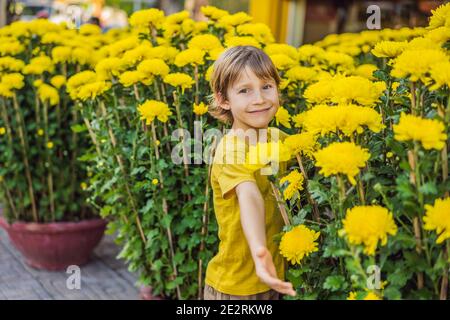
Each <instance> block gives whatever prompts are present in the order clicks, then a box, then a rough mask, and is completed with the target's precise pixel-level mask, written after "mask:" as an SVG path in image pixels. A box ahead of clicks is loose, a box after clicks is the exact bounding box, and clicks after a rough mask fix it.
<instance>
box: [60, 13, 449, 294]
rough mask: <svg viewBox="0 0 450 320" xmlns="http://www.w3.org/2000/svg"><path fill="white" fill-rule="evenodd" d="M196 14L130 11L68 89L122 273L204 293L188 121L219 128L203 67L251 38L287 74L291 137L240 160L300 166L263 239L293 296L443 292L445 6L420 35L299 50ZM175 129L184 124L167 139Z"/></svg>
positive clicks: (202, 200)
mask: <svg viewBox="0 0 450 320" xmlns="http://www.w3.org/2000/svg"><path fill="white" fill-rule="evenodd" d="M202 10H203V12H204V13H205V15H206V16H207V17H208V18H209V20H208V21H207V22H194V21H192V20H191V19H190V18H189V17H188V14H187V13H186V12H181V13H177V14H174V15H171V16H168V17H165V16H164V15H163V14H162V12H161V11H158V10H155V9H150V10H143V11H139V12H136V13H135V14H133V15H132V16H131V17H130V24H131V29H130V30H128V31H126V32H123V34H122V35H121V38H122V40H121V41H118V42H116V43H113V44H109V45H106V46H103V47H102V48H100V49H99V53H101V54H102V55H103V57H102V59H100V60H99V62H98V63H97V64H96V65H95V67H93V68H92V70H90V71H86V72H81V73H79V74H77V75H75V76H73V77H72V78H71V79H69V81H68V85H67V86H68V89H69V93H70V95H71V96H72V98H73V99H75V100H76V101H77V105H78V109H79V110H80V112H81V115H82V118H83V120H84V123H85V126H84V127H83V129H84V130H86V132H87V133H88V134H89V135H90V137H91V140H92V141H93V146H94V147H93V148H92V152H91V153H88V154H86V155H85V156H84V159H82V160H85V161H86V162H87V163H88V164H89V167H90V168H92V170H93V172H94V175H93V177H92V178H91V180H90V186H89V190H90V191H91V192H92V197H91V201H92V202H93V203H95V204H96V205H97V206H98V207H99V209H100V210H101V212H102V214H103V215H104V216H109V217H111V218H113V222H112V223H111V224H110V230H111V231H117V232H118V234H119V241H121V242H122V243H123V245H124V248H123V251H122V253H121V255H120V256H121V257H123V258H125V259H126V260H127V261H128V262H129V264H130V269H131V270H139V271H140V274H141V278H140V280H141V282H142V283H144V284H147V285H150V286H151V287H152V288H153V289H154V292H155V293H156V294H163V295H165V296H166V297H172V298H193V297H196V296H200V295H201V287H202V286H203V283H202V279H203V276H204V270H205V267H206V263H207V261H208V260H209V258H210V257H211V256H212V254H214V252H215V250H216V245H217V238H216V225H215V222H214V219H213V213H212V208H211V207H212V206H211V203H210V200H211V199H210V190H209V189H208V180H209V169H210V167H209V165H208V163H205V162H204V160H205V159H203V162H202V160H201V159H197V160H199V161H198V162H194V160H196V159H193V152H192V151H193V148H194V147H195V143H197V144H198V143H199V142H198V140H196V141H197V142H194V141H192V140H190V139H192V138H193V137H194V136H195V126H194V120H201V121H202V124H201V129H200V131H202V130H203V131H205V130H206V129H208V128H219V129H221V128H222V125H221V124H218V123H217V121H215V120H213V119H212V118H210V117H209V116H207V115H206V111H207V107H206V106H207V101H208V100H207V97H208V95H209V93H210V88H209V85H208V80H209V77H210V74H211V70H212V69H211V65H212V63H213V62H214V61H215V60H216V59H217V57H218V56H219V54H220V53H221V52H222V51H223V50H224V49H226V48H227V47H231V46H235V45H253V46H256V47H259V48H262V49H263V50H265V52H267V53H268V55H269V56H270V57H271V59H272V60H273V62H274V64H275V65H276V67H277V69H278V70H279V73H280V75H281V76H282V79H283V81H282V83H281V86H280V92H281V101H282V107H281V108H280V109H279V111H278V113H277V114H276V117H275V119H274V121H273V123H272V124H271V125H274V126H279V127H280V128H281V129H282V130H284V131H286V132H288V133H289V134H291V136H290V137H289V138H287V139H286V140H285V141H284V142H278V143H275V145H272V144H267V145H262V146H257V147H256V148H250V150H249V155H248V157H249V158H250V157H251V156H254V153H255V152H256V153H257V152H258V150H260V149H264V148H265V147H269V148H270V149H269V150H272V147H275V148H279V150H280V154H278V157H277V158H276V159H275V158H274V156H275V155H274V154H270V153H269V154H268V155H267V156H266V157H265V158H264V159H263V161H261V164H251V165H249V168H250V169H252V170H259V169H261V168H262V167H263V166H264V165H266V164H267V163H268V162H270V161H289V162H288V163H289V164H294V165H293V166H291V167H289V170H288V171H287V172H285V173H284V174H283V175H282V176H273V177H271V178H270V179H271V181H272V186H273V188H274V189H273V190H274V193H275V196H276V197H277V199H278V202H279V208H280V213H281V214H282V215H283V218H284V221H285V223H286V227H285V230H284V231H283V232H282V233H281V234H280V235H279V236H278V237H277V239H269V241H271V240H273V241H278V242H279V244H280V251H281V253H282V254H283V255H284V256H285V257H286V260H287V262H288V263H289V266H290V267H289V268H288V271H287V277H288V279H289V280H290V281H292V282H293V284H294V285H295V287H296V289H297V292H298V296H297V298H298V299H351V300H353V299H401V298H442V299H446V298H447V297H448V289H447V287H448V268H449V263H448V251H447V250H448V249H447V246H448V230H449V221H450V217H449V210H448V204H449V201H450V200H449V198H448V190H449V189H450V188H449V186H450V184H449V182H448V178H447V177H448V148H447V145H448V121H449V106H448V104H449V84H450V82H449V78H448V72H446V70H448V64H449V63H450V62H449V55H448V40H449V38H450V34H449V29H448V28H449V26H448V24H446V23H447V22H446V21H447V20H448V18H447V16H448V13H445V12H448V5H447V6H444V7H441V8H439V9H438V10H437V11H436V12H435V13H434V15H433V17H432V18H431V20H430V26H429V27H428V28H415V29H407V28H403V29H400V30H390V29H386V30H382V31H370V32H369V31H367V32H366V31H365V32H361V33H359V34H343V35H330V36H328V37H326V38H325V39H324V40H322V41H320V42H318V43H316V44H314V45H304V46H301V47H300V48H294V47H291V46H289V45H286V44H282V43H274V40H273V37H272V35H271V33H270V30H269V29H268V28H267V27H266V26H265V25H262V24H256V23H252V21H251V20H252V18H251V17H249V16H248V15H246V14H244V13H239V14H234V15H231V14H229V13H227V12H226V11H223V10H219V9H217V8H213V7H205V8H203V9H202ZM443 17H444V18H443ZM446 19H447V20H446ZM178 128H185V129H187V131H183V132H178V135H177V137H178V138H179V139H180V140H175V141H173V140H172V139H171V138H170V137H171V134H172V132H174V130H176V129H178ZM179 141H185V144H184V145H183V144H181V145H180V143H179ZM212 142H213V141H203V142H200V143H202V144H203V147H204V148H206V149H208V147H209V146H211V145H212ZM183 149H184V151H185V152H183ZM173 152H175V154H178V155H180V157H179V158H180V160H181V161H179V162H174V161H173V158H172V156H173ZM252 153H253V154H252ZM205 154H206V155H207V157H208V156H210V154H209V153H208V152H206V153H205ZM198 157H200V158H201V157H202V156H198V155H197V158H198ZM189 160H191V161H192V162H194V163H192V162H191V163H190V164H189V163H188V162H189Z"/></svg>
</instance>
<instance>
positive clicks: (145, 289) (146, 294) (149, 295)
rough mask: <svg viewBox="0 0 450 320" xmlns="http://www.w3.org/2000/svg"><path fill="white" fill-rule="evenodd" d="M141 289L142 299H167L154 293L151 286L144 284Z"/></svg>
mask: <svg viewBox="0 0 450 320" xmlns="http://www.w3.org/2000/svg"><path fill="white" fill-rule="evenodd" d="M139 291H140V292H139V295H140V297H141V300H165V299H164V298H163V297H161V296H155V295H153V290H152V288H151V287H149V286H142V287H141V289H140V290H139Z"/></svg>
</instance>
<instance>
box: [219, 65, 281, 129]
mask: <svg viewBox="0 0 450 320" xmlns="http://www.w3.org/2000/svg"><path fill="white" fill-rule="evenodd" d="M227 95H228V101H224V102H222V103H221V106H222V108H224V109H227V110H231V113H232V115H233V127H232V128H233V129H243V130H247V129H251V128H255V129H262V128H267V126H268V125H269V122H270V121H271V120H272V119H273V117H274V116H275V113H276V112H277V110H278V107H279V105H280V102H279V98H278V88H277V85H276V82H275V80H273V79H270V80H265V79H260V78H258V77H257V76H256V74H255V73H253V71H252V70H251V69H250V68H248V67H247V68H245V69H244V70H243V71H242V73H241V77H240V78H239V79H238V80H237V81H236V82H235V83H234V84H233V85H232V86H230V87H229V88H228V90H227Z"/></svg>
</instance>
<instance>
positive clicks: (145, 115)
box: [138, 100, 172, 125]
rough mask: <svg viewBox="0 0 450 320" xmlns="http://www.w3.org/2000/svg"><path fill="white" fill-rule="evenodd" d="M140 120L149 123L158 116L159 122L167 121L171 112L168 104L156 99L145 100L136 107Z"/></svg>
mask: <svg viewBox="0 0 450 320" xmlns="http://www.w3.org/2000/svg"><path fill="white" fill-rule="evenodd" d="M138 111H139V114H140V115H141V118H140V119H141V120H145V123H146V124H147V125H148V124H150V123H151V122H152V121H153V120H154V119H155V118H158V120H159V121H161V122H167V120H169V116H171V115H172V112H171V111H170V109H169V106H168V105H167V104H165V103H164V102H161V101H157V100H147V101H145V102H144V103H143V104H141V105H139V107H138Z"/></svg>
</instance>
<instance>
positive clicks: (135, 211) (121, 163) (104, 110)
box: [100, 101, 147, 245]
mask: <svg viewBox="0 0 450 320" xmlns="http://www.w3.org/2000/svg"><path fill="white" fill-rule="evenodd" d="M100 110H101V112H102V115H103V117H104V120H105V124H106V127H107V130H108V135H109V138H110V139H111V143H112V145H113V148H114V149H116V148H117V141H116V137H115V136H114V133H113V131H112V129H111V127H110V126H109V124H108V120H107V117H108V114H107V112H106V108H105V103H104V102H103V101H100ZM116 160H117V163H118V164H119V167H120V170H121V171H122V175H123V178H124V180H125V184H124V185H125V190H126V192H127V195H128V200H129V201H130V204H131V208H132V210H133V212H134V215H135V219H136V224H137V227H138V230H139V234H140V236H141V239H142V241H143V242H144V245H146V244H147V239H146V237H145V234H144V230H143V229H142V224H141V220H140V218H139V214H138V211H137V209H136V205H135V203H134V200H133V196H132V195H131V191H130V188H129V186H128V181H127V178H126V177H127V173H126V170H125V166H124V164H123V161H122V157H121V156H120V155H119V154H116Z"/></svg>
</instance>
